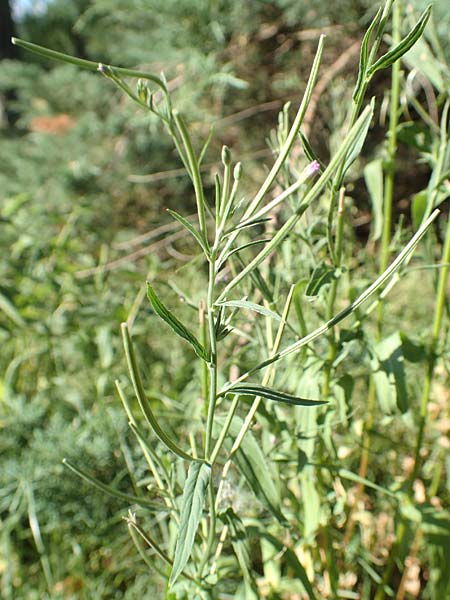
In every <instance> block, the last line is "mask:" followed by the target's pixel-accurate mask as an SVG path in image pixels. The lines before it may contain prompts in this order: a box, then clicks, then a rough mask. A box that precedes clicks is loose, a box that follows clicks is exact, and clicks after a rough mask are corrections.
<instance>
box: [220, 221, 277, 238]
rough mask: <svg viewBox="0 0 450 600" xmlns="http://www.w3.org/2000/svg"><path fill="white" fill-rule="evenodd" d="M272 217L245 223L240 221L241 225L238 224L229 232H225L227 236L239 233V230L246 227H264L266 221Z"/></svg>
mask: <svg viewBox="0 0 450 600" xmlns="http://www.w3.org/2000/svg"><path fill="white" fill-rule="evenodd" d="M271 220H272V217H261V218H258V219H249V220H246V221H242V223H238V224H237V225H236V227H233V229H231V230H230V231H227V235H229V234H230V233H233V232H234V231H240V230H241V229H246V228H247V227H255V226H256V225H264V223H267V221H271Z"/></svg>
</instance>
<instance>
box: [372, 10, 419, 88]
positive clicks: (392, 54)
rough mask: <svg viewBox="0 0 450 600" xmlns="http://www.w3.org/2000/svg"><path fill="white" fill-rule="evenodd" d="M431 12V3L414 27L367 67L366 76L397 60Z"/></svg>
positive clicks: (412, 43) (416, 37)
mask: <svg viewBox="0 0 450 600" xmlns="http://www.w3.org/2000/svg"><path fill="white" fill-rule="evenodd" d="M430 14H431V4H430V6H428V8H427V9H426V10H425V11H424V12H423V13H422V15H421V17H420V19H419V20H418V21H417V23H416V25H415V27H413V29H411V31H410V32H409V33H408V35H407V36H406V37H405V38H403V39H402V41H401V42H399V43H398V44H397V45H396V46H394V47H393V48H391V50H389V52H386V54H383V56H381V57H380V58H379V59H378V60H377V61H376V62H375V63H374V64H373V65H372V66H371V67H369V69H367V78H368V79H370V78H371V77H372V75H373V74H374V73H376V72H377V71H379V70H380V69H386V68H387V67H390V66H391V65H392V64H394V63H395V62H396V61H397V60H399V59H400V58H401V57H402V56H403V55H404V54H406V52H408V50H409V49H410V48H412V47H413V46H414V44H415V43H416V42H417V40H418V39H419V38H420V36H421V35H422V33H423V30H424V29H425V27H426V24H427V23H428V19H429V18H430Z"/></svg>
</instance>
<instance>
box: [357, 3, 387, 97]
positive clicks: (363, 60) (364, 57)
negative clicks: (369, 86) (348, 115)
mask: <svg viewBox="0 0 450 600" xmlns="http://www.w3.org/2000/svg"><path fill="white" fill-rule="evenodd" d="M382 12H383V9H382V7H381V6H380V8H379V9H378V12H377V14H376V15H375V17H374V18H373V21H372V23H371V24H370V25H369V28H368V29H367V31H366V33H365V34H364V38H363V41H362V44H361V52H360V54H359V70H358V79H357V80H356V85H355V89H354V91H353V100H354V101H357V100H358V98H359V96H360V95H361V93H362V91H363V89H364V87H365V79H366V69H367V62H368V60H369V42H370V38H371V37H372V33H373V31H374V29H375V27H377V26H378V23H379V22H380V19H381V14H382Z"/></svg>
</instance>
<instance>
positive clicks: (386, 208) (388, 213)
mask: <svg viewBox="0 0 450 600" xmlns="http://www.w3.org/2000/svg"><path fill="white" fill-rule="evenodd" d="M400 38H401V2H400V1H398V2H396V3H395V5H394V8H393V11H392V45H395V44H398V42H399V41H400ZM399 99H400V61H398V60H397V61H396V62H395V63H394V64H393V65H392V76H391V100H390V103H389V133H388V148H387V165H386V176H385V184H384V197H383V230H382V237H381V249H380V267H379V272H380V273H383V272H384V271H385V270H386V268H387V266H388V264H389V256H390V240H391V226H392V200H393V196H394V183H395V159H396V154H397V127H398V106H399ZM383 305H384V303H383V300H382V299H381V298H380V301H379V302H378V306H377V340H378V341H380V340H381V337H382V334H383ZM375 407H376V389H375V383H374V381H373V377H371V378H370V383H369V390H368V406H367V417H366V421H365V424H364V432H363V444H362V451H361V459H360V463H359V475H360V477H361V478H362V479H365V478H366V477H367V470H368V467H369V454H370V447H371V443H372V437H371V431H372V428H373V422H374V417H375ZM363 493H364V484H363V483H360V484H358V487H357V489H356V494H355V501H354V504H353V507H352V510H351V512H350V515H349V520H348V526H347V531H346V534H345V539H346V541H347V542H349V541H350V539H351V535H352V532H353V527H354V519H353V515H354V511H355V510H358V509H357V505H358V503H359V500H360V499H361V496H362V495H363Z"/></svg>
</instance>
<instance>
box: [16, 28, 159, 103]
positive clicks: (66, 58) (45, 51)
mask: <svg viewBox="0 0 450 600" xmlns="http://www.w3.org/2000/svg"><path fill="white" fill-rule="evenodd" d="M11 41H12V43H13V44H14V45H15V46H20V47H21V48H24V49H25V50H29V51H30V52H34V53H35V54H40V55H41V56H44V57H46V58H51V59H53V60H60V61H62V62H65V63H70V64H73V65H76V66H77V67H81V68H83V69H88V70H89V71H97V70H98V64H99V63H98V62H94V61H92V60H86V59H84V58H77V57H76V56H70V55H69V54H64V53H63V52H57V51H56V50H50V49H49V48H45V47H44V46H39V45H38V44H32V43H31V42H26V41H25V40H20V39H18V38H15V37H13V38H11ZM114 70H115V71H116V72H117V73H119V74H120V75H123V76H124V77H138V78H140V79H148V80H149V81H152V82H153V83H155V84H156V85H158V86H159V87H160V88H161V89H162V90H163V91H164V92H167V87H166V85H165V83H164V82H163V81H162V79H159V77H155V75H152V74H151V73H146V72H144V71H136V70H135V69H126V68H123V67H114Z"/></svg>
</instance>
